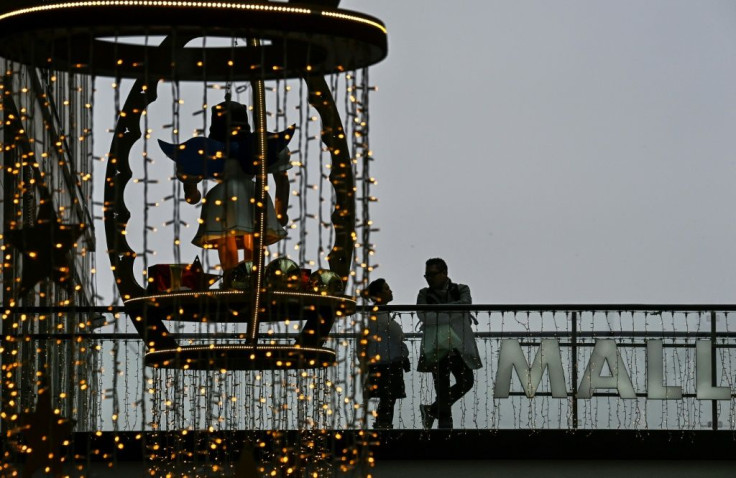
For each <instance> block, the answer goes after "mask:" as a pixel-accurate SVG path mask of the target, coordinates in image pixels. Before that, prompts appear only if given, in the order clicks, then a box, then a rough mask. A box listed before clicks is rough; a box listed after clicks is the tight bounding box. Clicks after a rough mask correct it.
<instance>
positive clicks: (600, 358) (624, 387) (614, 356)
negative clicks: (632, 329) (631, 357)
mask: <svg viewBox="0 0 736 478" xmlns="http://www.w3.org/2000/svg"><path fill="white" fill-rule="evenodd" d="M606 362H608V368H609V369H611V376H610V377H603V376H601V372H602V371H603V366H604V365H605V364H606ZM599 388H615V389H618V395H619V396H620V397H621V398H636V394H635V393H634V386H633V385H632V384H631V378H629V374H628V372H626V365H624V361H623V359H622V358H621V354H619V353H618V348H617V347H616V342H614V341H613V340H611V339H600V340H596V341H595V347H594V348H593V353H592V354H591V355H590V361H589V362H588V367H587V368H586V369H585V373H584V374H583V379H582V380H581V381H580V387H578V398H590V397H592V396H593V390H596V389H599Z"/></svg>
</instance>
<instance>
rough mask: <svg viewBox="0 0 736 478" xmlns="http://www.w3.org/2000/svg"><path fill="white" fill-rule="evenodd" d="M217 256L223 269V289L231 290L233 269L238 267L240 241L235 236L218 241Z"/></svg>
mask: <svg viewBox="0 0 736 478" xmlns="http://www.w3.org/2000/svg"><path fill="white" fill-rule="evenodd" d="M217 255H218V256H219V258H220V267H221V268H222V288H223V289H227V288H230V285H231V283H232V280H233V277H232V276H233V269H235V266H237V265H238V241H237V240H236V238H235V236H227V237H223V238H222V239H219V240H218V241H217Z"/></svg>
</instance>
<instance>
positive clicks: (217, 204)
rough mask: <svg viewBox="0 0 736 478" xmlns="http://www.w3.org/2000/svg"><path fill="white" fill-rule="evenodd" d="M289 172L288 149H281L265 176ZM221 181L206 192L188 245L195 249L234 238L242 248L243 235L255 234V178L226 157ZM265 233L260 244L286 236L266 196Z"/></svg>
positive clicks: (268, 197) (237, 163)
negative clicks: (197, 222)
mask: <svg viewBox="0 0 736 478" xmlns="http://www.w3.org/2000/svg"><path fill="white" fill-rule="evenodd" d="M288 169H291V163H290V161H289V150H288V148H285V149H284V150H282V151H281V152H280V153H279V155H278V159H277V160H276V161H275V162H273V163H272V164H271V165H270V166H269V167H268V174H274V173H277V172H281V171H286V170H288ZM222 178H223V179H222V181H221V182H220V183H218V184H217V185H215V187H213V188H212V189H210V190H209V191H208V192H207V194H206V195H205V201H203V204H202V213H201V216H200V220H199V228H198V229H197V234H196V235H195V236H194V239H193V240H192V244H194V245H197V246H199V247H212V246H216V245H217V243H218V242H219V240H220V239H224V238H226V237H228V236H234V237H235V238H236V240H237V243H238V248H241V249H243V248H244V247H245V245H244V244H243V235H246V234H253V233H255V232H256V206H255V201H251V199H253V198H255V197H257V194H256V183H255V176H253V175H251V174H247V173H246V172H245V171H243V169H242V168H241V167H240V164H239V162H238V160H237V159H234V158H227V159H226V160H225V165H224V169H223V174H222ZM265 206H266V227H265V229H266V231H265V235H264V239H265V240H264V244H266V245H268V244H273V243H275V242H277V241H279V240H281V239H283V238H284V237H286V230H284V228H283V227H282V226H281V224H279V222H278V219H277V218H276V210H275V208H274V207H273V202H272V201H271V197H270V196H269V195H268V193H266V204H265Z"/></svg>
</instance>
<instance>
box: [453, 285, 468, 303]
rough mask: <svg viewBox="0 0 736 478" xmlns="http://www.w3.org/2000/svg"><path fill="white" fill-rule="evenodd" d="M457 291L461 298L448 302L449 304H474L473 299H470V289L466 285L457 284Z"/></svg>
mask: <svg viewBox="0 0 736 478" xmlns="http://www.w3.org/2000/svg"><path fill="white" fill-rule="evenodd" d="M457 290H458V292H460V298H459V299H458V300H455V301H452V302H448V304H468V305H470V304H472V303H473V298H472V297H470V287H468V286H466V285H465V284H457Z"/></svg>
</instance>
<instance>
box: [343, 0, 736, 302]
mask: <svg viewBox="0 0 736 478" xmlns="http://www.w3.org/2000/svg"><path fill="white" fill-rule="evenodd" d="M341 7H342V8H347V9H354V10H358V11H362V12H364V13H368V14H372V15H374V16H376V17H378V18H380V19H381V20H383V21H384V22H385V23H386V24H387V26H388V29H389V56H388V58H387V59H386V60H385V61H384V62H383V63H381V64H379V65H377V66H376V67H374V68H373V69H372V70H371V75H372V78H371V79H372V82H373V83H374V84H376V85H378V86H379V92H378V93H375V94H374V95H373V97H372V103H371V129H372V135H371V146H372V149H373V151H374V155H375V158H376V161H375V163H374V166H373V170H372V173H373V175H374V176H376V177H377V178H378V181H379V183H378V186H377V187H376V188H375V189H374V193H375V195H377V196H378V197H379V198H380V202H379V203H377V204H376V206H375V207H374V209H373V219H374V221H375V223H376V225H377V226H378V227H380V228H381V231H380V232H379V233H376V234H375V235H374V237H373V239H374V242H375V243H376V245H377V248H378V252H377V254H376V261H377V262H378V263H379V264H380V267H379V268H378V269H377V270H376V271H375V277H378V276H383V277H386V278H387V279H388V280H389V282H390V283H391V284H392V288H393V289H394V295H395V297H396V303H413V302H414V300H415V298H416V292H417V290H418V288H420V287H422V286H423V285H424V283H423V279H422V273H423V264H424V260H425V259H427V258H428V257H432V256H442V257H444V258H445V259H446V260H447V261H448V263H449V266H450V277H452V278H454V279H455V280H457V281H460V282H464V283H468V284H469V285H470V286H471V289H472V291H473V296H474V301H475V302H476V303H568V302H569V303H572V302H575V303H617V302H620V303H628V302H633V303H699V302H703V303H706V302H707V303H729V302H734V300H735V299H736V274H735V273H734V271H733V267H732V266H733V264H734V263H735V262H736V252H735V250H734V245H735V244H736V240H735V239H736V227H735V222H734V217H733V213H732V205H733V204H735V203H736V201H735V199H736V197H735V196H736V193H734V188H733V183H734V179H736V163H735V162H734V156H735V155H736V154H735V153H736V135H735V134H734V126H735V125H736V81H734V80H736V3H734V2H732V1H700V2H691V1H676V0H666V1H664V0H662V1H655V0H648V1H615V2H613V1H588V0H586V1H582V0H579V1H544V0H539V1H488V0H472V1H471V0H462V1H455V2H444V1H443V2H441V1H408V0H400V1H397V0H370V1H368V0H344V1H343V2H342V4H341Z"/></svg>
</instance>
